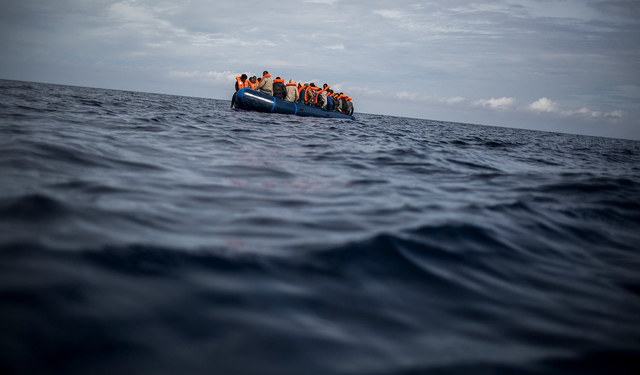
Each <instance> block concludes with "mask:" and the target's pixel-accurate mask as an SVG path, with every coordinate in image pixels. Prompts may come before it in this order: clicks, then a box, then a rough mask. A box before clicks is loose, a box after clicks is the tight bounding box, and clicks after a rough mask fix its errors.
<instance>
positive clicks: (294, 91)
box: [284, 79, 300, 103]
mask: <svg viewBox="0 0 640 375" xmlns="http://www.w3.org/2000/svg"><path fill="white" fill-rule="evenodd" d="M285 90H286V95H285V98H284V100H286V101H288V102H291V103H295V102H297V101H298V98H299V97H300V94H298V84H297V83H295V82H293V80H292V79H290V80H289V83H287V87H286V89H285Z"/></svg>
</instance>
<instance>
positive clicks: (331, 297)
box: [0, 80, 640, 375]
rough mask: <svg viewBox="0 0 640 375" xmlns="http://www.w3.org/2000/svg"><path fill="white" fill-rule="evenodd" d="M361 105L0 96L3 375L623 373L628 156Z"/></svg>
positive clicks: (1, 86)
mask: <svg viewBox="0 0 640 375" xmlns="http://www.w3.org/2000/svg"><path fill="white" fill-rule="evenodd" d="M231 94H232V93H231V92H230V93H229V97H231ZM355 104H356V113H355V117H356V121H351V120H341V119H326V118H311V117H306V118H303V117H295V116H290V115H280V114H265V113H257V112H248V111H239V110H233V109H230V100H215V99H209V98H196V97H185V96H172V95H161V94H151V93H143V92H130V91H117V90H107V89H98V88H88V87H72V86H62V85H53V84H43V83H32V82H20V81H9V80H1V81H0V373H3V374H94V375H95V374H274V375H276V374H278V375H280V374H296V375H299V374H323V375H324V374H345V375H347V374H349V375H356V374H357V375H359V374H363V375H364V374H374V375H418V374H436V375H438V374H638V373H640V142H638V141H631V140H621V139H609V138H598V137H589V136H583V135H571V134H560V133H550V132H540V131H532V130H523V129H516V128H515V127H517V125H518V124H513V126H514V128H506V127H493V126H481V125H473V124H462V123H453V122H446V121H434V120H425V119H413V118H403V117H393V116H383V115H374V114H366V113H358V112H357V111H358V108H357V99H356V100H355Z"/></svg>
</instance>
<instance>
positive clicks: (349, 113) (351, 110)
mask: <svg viewBox="0 0 640 375" xmlns="http://www.w3.org/2000/svg"><path fill="white" fill-rule="evenodd" d="M352 99H353V98H352V97H350V96H349V97H347V98H346V100H347V110H346V111H345V113H346V114H348V115H349V116H351V115H353V103H351V100H352Z"/></svg>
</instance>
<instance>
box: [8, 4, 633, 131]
mask: <svg viewBox="0 0 640 375" xmlns="http://www.w3.org/2000/svg"><path fill="white" fill-rule="evenodd" d="M0 51H1V52H0V78H5V79H16V80H26V81H37V82H50V83H60V84H70V85H80V86H90V87H104V88H114V89H122V90H133V91H146V92H158V93H168V94H178V95H189V96H198V97H205V98H216V99H227V100H229V99H230V98H231V95H232V93H233V83H234V77H235V76H236V75H238V74H240V73H242V72H246V73H249V74H251V75H260V74H261V73H262V71H263V70H268V71H269V72H270V73H272V74H273V76H274V77H275V76H281V77H282V78H286V79H294V80H296V81H304V82H311V81H313V82H315V83H316V84H322V83H325V82H326V83H328V84H330V85H332V86H333V87H334V88H336V89H338V90H342V91H344V92H345V93H346V94H348V95H350V96H353V97H354V100H353V101H354V105H355V108H356V112H365V113H378V114H387V115H398V116H406V117H418V118H426V119H433V120H444V121H455V122H467V123H476V124H486V125H498V126H508V127H516V128H528V129H539V130H549V131H558V132H564V133H578V134H590V135H603V136H609V137H617V138H631V139H640V1H601V0H483V1H472V0H434V1H416V0H412V1H405V0H394V1H375V0H373V1H372V0H306V1H304V0H272V1H269V0H240V1H238V0H235V1H205V0H190V1H176V0H171V1H164V0H125V1H119V0H55V1H53V0H52V1H49V0H0Z"/></svg>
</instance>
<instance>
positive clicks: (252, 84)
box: [247, 80, 258, 90]
mask: <svg viewBox="0 0 640 375" xmlns="http://www.w3.org/2000/svg"><path fill="white" fill-rule="evenodd" d="M247 82H249V87H250V88H251V90H255V89H256V86H258V82H256V83H253V82H251V81H250V80H247Z"/></svg>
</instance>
